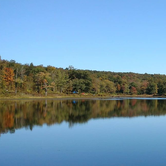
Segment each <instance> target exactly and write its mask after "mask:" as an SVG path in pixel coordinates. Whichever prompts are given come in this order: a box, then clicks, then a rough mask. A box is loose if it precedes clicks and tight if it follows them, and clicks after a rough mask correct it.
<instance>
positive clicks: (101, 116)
mask: <svg viewBox="0 0 166 166" xmlns="http://www.w3.org/2000/svg"><path fill="white" fill-rule="evenodd" d="M165 156H166V99H157V98H156V99H141V98H139V99H136V98H135V99H134V98H131V99H127V98H125V99H123V98H118V99H110V100H108V99H107V100H33V101H32V100H27V101H26V100H16V101H0V165H1V166H11V165H12V166H30V165H33V166H46V165H50V166H54V165H55V166H98V165H101V166H103V165H106V166H165V165H166V157H165Z"/></svg>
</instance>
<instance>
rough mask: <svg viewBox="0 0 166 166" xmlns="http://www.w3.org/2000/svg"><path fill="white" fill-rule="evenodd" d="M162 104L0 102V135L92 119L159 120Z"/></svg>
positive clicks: (131, 101) (163, 110)
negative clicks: (157, 118) (143, 117)
mask: <svg viewBox="0 0 166 166" xmlns="http://www.w3.org/2000/svg"><path fill="white" fill-rule="evenodd" d="M165 114H166V100H157V99H155V100H154V99H153V100H146V99H141V100H137V99H127V100H34V101H25V100H21V101H0V133H7V132H10V133H14V132H15V130H16V129H19V128H23V127H25V128H27V129H30V130H32V129H33V126H35V125H41V126H42V125H43V124H47V125H52V124H55V123H57V124H60V123H62V122H63V121H66V122H68V123H69V127H71V126H73V125H74V124H75V123H85V122H87V121H88V120H89V119H92V118H93V119H94V118H112V117H136V116H159V115H165Z"/></svg>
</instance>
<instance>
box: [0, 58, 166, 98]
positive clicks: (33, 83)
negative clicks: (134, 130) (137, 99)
mask: <svg viewBox="0 0 166 166" xmlns="http://www.w3.org/2000/svg"><path fill="white" fill-rule="evenodd" d="M0 93H1V94H4V95H6V96H7V95H9V94H15V95H16V94H20V93H22V94H33V95H47V94H50V95H51V94H58V93H64V94H71V93H78V94H81V93H82V94H84V93H92V94H98V95H102V94H123V95H143V94H149V95H165V94H166V75H160V74H137V73H115V72H105V71H90V70H78V69H75V68H74V67H72V66H69V67H68V68H66V69H62V68H56V67H54V66H47V67H44V66H43V65H39V66H34V65H33V63H31V64H25V65H23V64H20V63H16V62H15V61H14V60H10V61H7V60H0Z"/></svg>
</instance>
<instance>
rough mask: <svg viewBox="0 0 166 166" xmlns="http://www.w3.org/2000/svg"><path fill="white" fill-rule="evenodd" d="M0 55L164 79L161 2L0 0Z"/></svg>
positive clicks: (165, 21)
mask: <svg viewBox="0 0 166 166" xmlns="http://www.w3.org/2000/svg"><path fill="white" fill-rule="evenodd" d="M0 55H1V57H2V59H6V60H11V59H13V60H16V62H19V63H22V64H26V63H28V64H30V63H31V62H33V64H34V65H40V64H43V65H44V66H47V65H52V66H55V67H62V68H66V67H68V66H69V65H72V66H74V67H75V68H77V69H90V70H100V71H114V72H136V73H151V74H154V73H156V74H158V73H160V74H166V67H165V66H166V65H165V63H166V0H0Z"/></svg>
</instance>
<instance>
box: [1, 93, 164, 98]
mask: <svg viewBox="0 0 166 166" xmlns="http://www.w3.org/2000/svg"><path fill="white" fill-rule="evenodd" d="M111 97H112V98H115V97H118V98H119V97H145V98H149V97H165V96H153V95H125V94H120V95H119V94H118V95H117V94H106V93H102V94H90V93H86V94H49V95H47V96H45V95H34V94H23V93H21V94H17V95H1V96H0V99H61V98H63V99H65V98H66V99H68V98H111Z"/></svg>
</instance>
